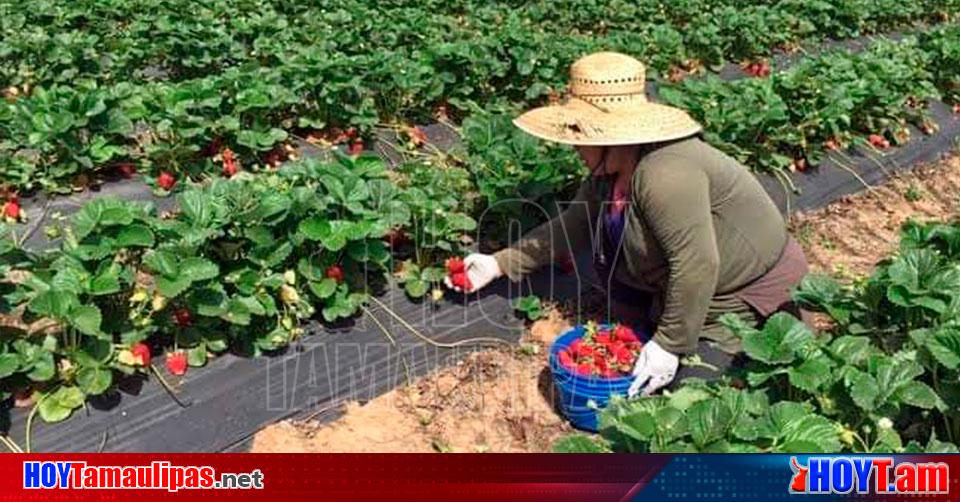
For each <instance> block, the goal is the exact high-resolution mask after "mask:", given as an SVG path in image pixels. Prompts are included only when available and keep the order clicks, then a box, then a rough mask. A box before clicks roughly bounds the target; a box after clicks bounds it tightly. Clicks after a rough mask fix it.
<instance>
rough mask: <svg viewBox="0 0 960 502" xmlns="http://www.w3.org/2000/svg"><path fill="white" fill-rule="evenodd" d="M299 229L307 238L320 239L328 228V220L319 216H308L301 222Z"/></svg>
mask: <svg viewBox="0 0 960 502" xmlns="http://www.w3.org/2000/svg"><path fill="white" fill-rule="evenodd" d="M299 230H300V233H302V234H303V235H304V236H305V237H306V238H307V239H310V240H312V241H318V240H320V238H321V237H322V236H323V235H324V232H325V231H326V230H327V229H326V220H325V219H323V218H321V217H319V216H313V217H310V218H307V219H305V220H303V221H301V222H300V226H299Z"/></svg>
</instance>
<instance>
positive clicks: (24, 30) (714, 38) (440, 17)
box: [0, 0, 958, 191]
mask: <svg viewBox="0 0 960 502" xmlns="http://www.w3.org/2000/svg"><path fill="white" fill-rule="evenodd" d="M957 12H958V6H957V5H956V4H955V1H954V0H926V1H922V2H915V3H911V4H909V5H906V4H902V3H898V2H892V1H885V2H865V1H846V2H837V3H832V4H826V3H820V4H810V3H807V2H764V1H758V2H755V3H751V4H749V5H746V6H745V5H741V2H729V1H710V2H708V1H706V0H698V1H691V2H683V3H679V4H676V3H671V4H669V6H667V5H665V4H662V3H661V2H654V1H649V2H639V3H636V2H596V3H591V4H587V5H581V4H579V3H577V4H576V5H575V6H574V5H573V4H571V5H565V4H555V3H552V2H532V3H524V4H523V6H522V7H519V8H518V7H517V6H515V5H512V4H509V3H498V2H495V3H490V2H470V1H465V2H452V3H451V2H428V3H426V4H424V3H421V2H414V3H408V2H386V3H377V4H369V3H367V2H364V1H360V0H357V1H351V2H336V3H332V4H328V3H327V2H307V3H298V4H296V5H289V4H287V3H283V2H271V1H266V0H261V1H247V0H243V1H230V2H219V3H218V4H217V6H216V7H206V8H197V7H196V5H195V4H193V3H190V2H183V1H179V2H159V1H152V2H137V3H133V2H127V1H124V0H113V1H80V2H71V3H68V4H57V3H56V2H49V1H44V0H37V1H29V2H26V3H14V2H3V3H2V4H0V33H2V34H3V36H2V37H0V40H2V41H0V68H2V70H0V88H3V89H4V95H5V97H6V101H7V103H5V105H4V106H3V107H0V133H2V135H0V138H2V139H0V172H2V173H3V182H4V184H5V185H7V187H8V188H10V189H14V190H21V191H22V190H33V189H42V190H47V191H64V190H69V189H70V188H71V186H80V187H83V186H86V185H88V184H89V183H90V182H91V181H93V180H92V179H91V177H92V176H93V175H94V174H96V173H100V174H102V173H105V172H111V171H112V172H116V171H118V170H119V171H120V172H121V173H126V172H129V171H131V170H133V169H136V170H138V171H140V172H143V173H148V174H150V175H151V176H159V175H160V174H161V172H169V173H170V175H168V176H173V177H177V178H181V177H183V176H185V175H187V176H191V177H194V178H197V177H201V176H202V175H203V174H204V173H206V174H217V173H219V172H220V169H219V167H218V166H217V162H215V161H212V160H211V157H213V156H215V155H216V154H218V153H220V151H221V150H222V149H223V148H231V149H232V150H233V151H235V152H237V154H239V157H240V165H241V166H243V167H245V168H248V169H250V168H253V167H254V166H268V165H272V164H274V163H275V162H276V161H277V160H278V159H279V160H282V159H284V158H286V154H285V150H284V149H283V148H281V145H283V144H284V143H285V142H286V141H288V139H289V138H290V135H291V134H304V135H309V134H313V133H314V132H317V131H319V132H320V135H321V136H324V137H326V138H330V139H337V138H343V137H344V136H342V135H341V134H340V133H338V132H337V131H338V130H341V131H342V130H345V129H347V128H350V127H354V128H357V129H358V130H359V133H360V135H361V136H365V135H368V134H369V132H370V130H371V128H372V127H373V126H375V125H377V124H384V123H387V124H396V123H398V122H404V121H414V122H417V121H423V120H427V119H429V118H430V117H432V116H441V117H453V118H455V119H456V118H461V117H462V116H463V115H464V114H465V113H467V111H468V110H469V108H470V107H469V102H475V103H481V104H482V105H483V106H488V105H489V104H491V103H494V102H500V103H514V104H527V103H531V102H536V101H540V100H542V99H544V98H545V97H546V96H548V95H551V94H554V93H557V92H559V91H560V89H561V86H562V84H563V81H564V80H565V77H566V68H567V66H568V65H569V64H570V62H572V61H573V60H574V59H575V58H576V57H577V56H579V55H580V54H583V53H586V52H589V51H592V50H597V49H600V48H606V49H615V50H621V51H624V52H628V53H631V54H634V55H636V56H637V57H640V58H641V59H644V60H646V61H648V62H649V64H650V66H651V69H652V70H653V71H654V73H653V75H652V76H656V75H658V74H659V75H665V76H678V75H679V76H682V75H684V74H686V73H689V72H698V71H699V70H701V69H704V68H717V67H718V66H719V65H720V64H722V63H723V62H725V61H740V60H748V59H750V60H755V59H758V58H765V57H768V56H769V55H770V54H772V52H773V51H774V50H777V49H790V48H794V47H796V46H798V44H801V43H804V42H816V41H819V40H821V39H822V38H824V35H825V34H829V35H830V36H834V37H852V36H861V35H864V34H870V33H879V32H885V31H892V30H899V29H912V28H913V27H915V26H916V25H917V24H918V23H940V22H949V21H951V20H953V19H955V18H956V13H957ZM948 49H949V48H948ZM946 71H951V70H950V69H949V68H948V69H946ZM943 79H944V80H945V81H951V80H950V79H951V76H950V75H944V76H943ZM350 141H351V142H354V143H356V141H358V139H356V138H354V139H350Z"/></svg>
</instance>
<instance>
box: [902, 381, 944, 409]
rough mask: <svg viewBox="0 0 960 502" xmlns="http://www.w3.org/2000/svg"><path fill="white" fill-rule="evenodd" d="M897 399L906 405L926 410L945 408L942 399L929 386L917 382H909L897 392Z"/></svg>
mask: <svg viewBox="0 0 960 502" xmlns="http://www.w3.org/2000/svg"><path fill="white" fill-rule="evenodd" d="M897 397H898V398H900V401H902V402H904V403H906V404H909V405H911V406H916V407H917V408H923V409H925V410H930V409H933V408H938V407H941V406H943V402H942V401H941V400H940V397H939V396H937V393H936V392H934V390H933V389H932V388H930V386H929V385H927V384H925V383H923V382H919V381H916V380H913V381H910V382H907V383H906V384H905V385H904V386H903V387H900V389H899V390H898V391H897Z"/></svg>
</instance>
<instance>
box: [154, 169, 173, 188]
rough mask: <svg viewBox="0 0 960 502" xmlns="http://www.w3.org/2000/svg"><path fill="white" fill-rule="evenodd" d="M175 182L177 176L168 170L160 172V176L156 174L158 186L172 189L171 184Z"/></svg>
mask: <svg viewBox="0 0 960 502" xmlns="http://www.w3.org/2000/svg"><path fill="white" fill-rule="evenodd" d="M176 184H177V177H176V176H174V175H173V174H172V173H170V172H169V171H163V172H162V173H160V176H157V186H159V187H160V188H162V189H164V190H166V191H168V192H169V191H170V190H173V186H174V185H176Z"/></svg>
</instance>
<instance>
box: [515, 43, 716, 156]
mask: <svg viewBox="0 0 960 502" xmlns="http://www.w3.org/2000/svg"><path fill="white" fill-rule="evenodd" d="M645 84H646V68H645V67H644V66H643V63H641V62H640V61H637V60H636V59H634V58H632V57H630V56H627V55H626V54H620V53H616V52H598V53H595V54H590V55H589V56H584V57H582V58H580V59H579V60H577V61H576V62H575V63H574V64H573V66H571V67H570V83H569V86H568V92H567V98H566V99H565V101H564V102H563V103H561V104H557V105H552V106H544V107H541V108H535V109H533V110H530V111H528V112H526V113H524V114H523V115H521V116H520V117H518V118H516V119H515V120H514V121H513V123H514V124H515V125H516V126H517V127H519V128H520V129H523V130H524V131H526V132H527V133H529V134H532V135H534V136H536V137H538V138H542V139H545V140H548V141H554V142H557V143H564V144H568V145H593V146H615V145H636V144H641V143H656V142H660V141H669V140H672V139H679V138H684V137H687V136H692V135H694V134H696V133H698V132H700V131H701V127H700V124H698V123H697V122H696V121H695V120H693V119H692V118H690V116H689V115H687V113H686V112H685V111H683V110H680V109H678V108H674V107H672V106H666V105H661V104H657V103H651V102H649V101H647V95H646V92H645V89H644V86H645Z"/></svg>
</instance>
